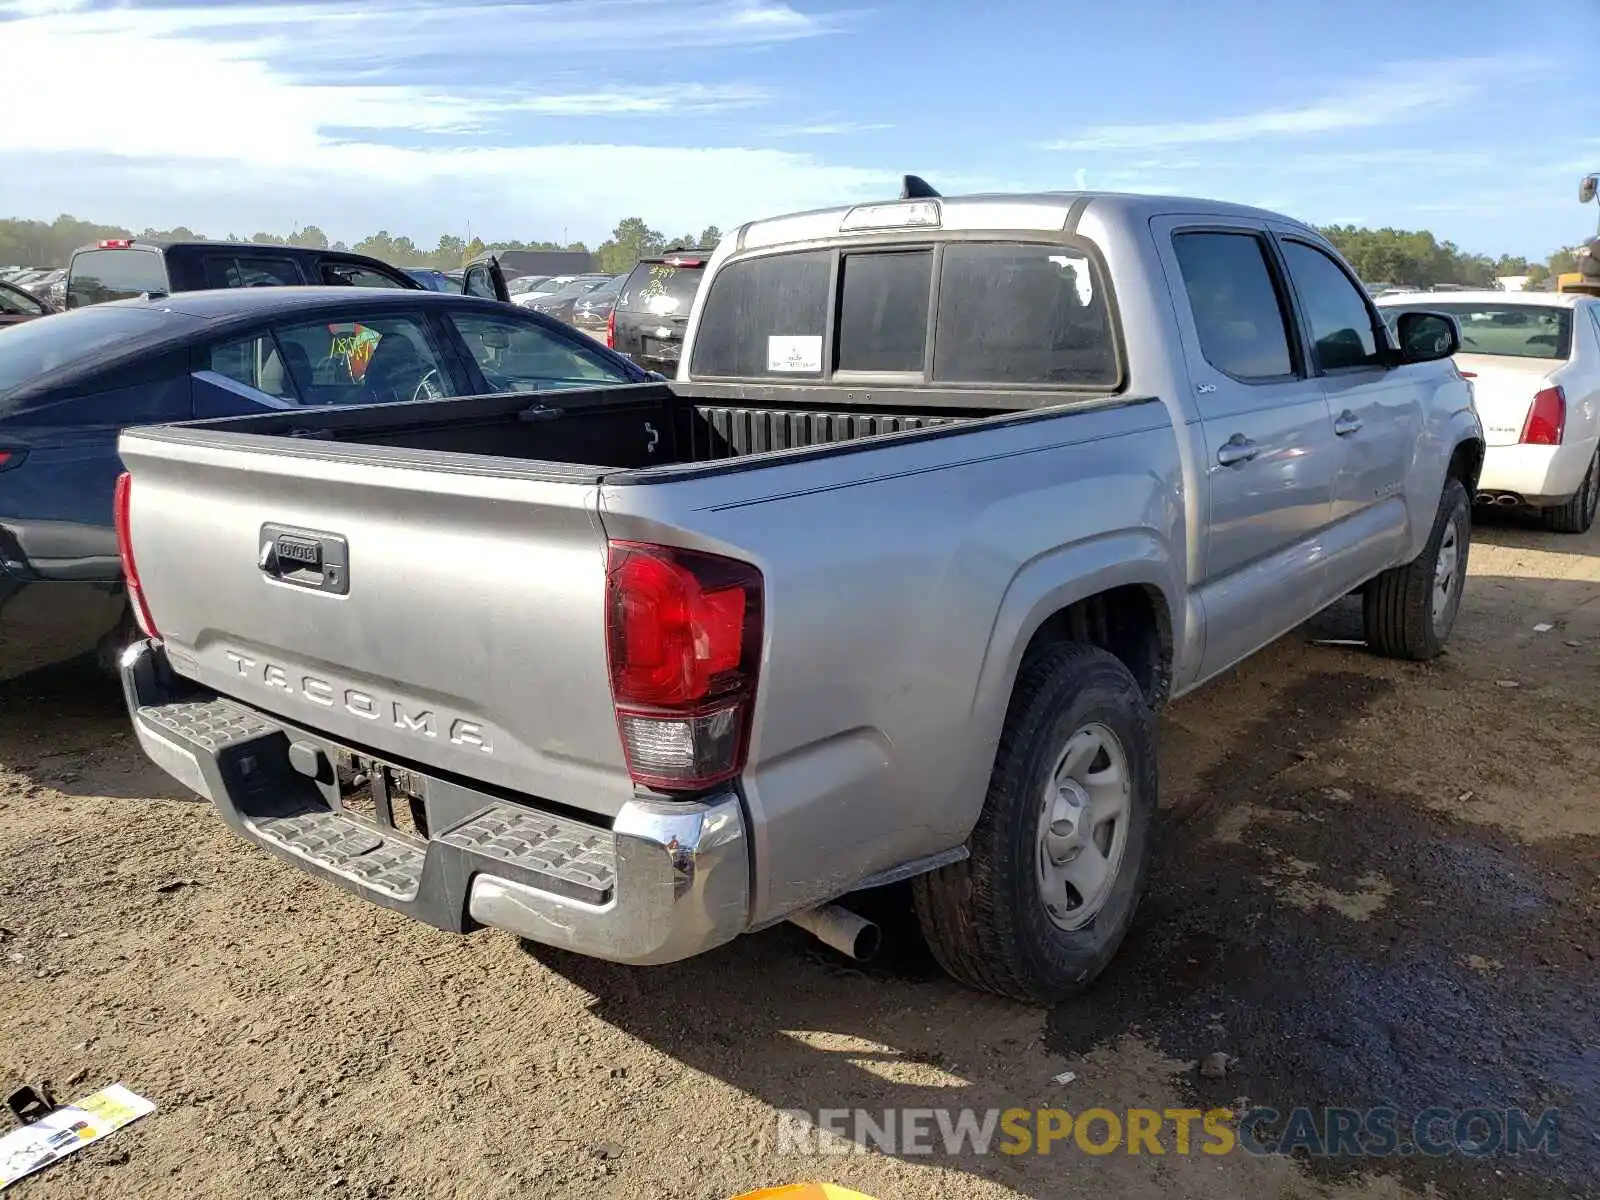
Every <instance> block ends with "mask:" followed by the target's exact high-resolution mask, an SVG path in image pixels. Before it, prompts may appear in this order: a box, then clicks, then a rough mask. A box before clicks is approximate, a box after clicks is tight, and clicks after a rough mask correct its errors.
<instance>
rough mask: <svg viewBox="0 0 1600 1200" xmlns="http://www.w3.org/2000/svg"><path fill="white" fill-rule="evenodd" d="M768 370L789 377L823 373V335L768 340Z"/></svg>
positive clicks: (790, 336)
mask: <svg viewBox="0 0 1600 1200" xmlns="http://www.w3.org/2000/svg"><path fill="white" fill-rule="evenodd" d="M767 370H769V371H772V372H775V373H782V374H789V375H805V374H810V375H820V374H821V373H822V335H821V334H801V335H788V334H785V335H780V334H773V335H772V336H771V337H769V338H767Z"/></svg>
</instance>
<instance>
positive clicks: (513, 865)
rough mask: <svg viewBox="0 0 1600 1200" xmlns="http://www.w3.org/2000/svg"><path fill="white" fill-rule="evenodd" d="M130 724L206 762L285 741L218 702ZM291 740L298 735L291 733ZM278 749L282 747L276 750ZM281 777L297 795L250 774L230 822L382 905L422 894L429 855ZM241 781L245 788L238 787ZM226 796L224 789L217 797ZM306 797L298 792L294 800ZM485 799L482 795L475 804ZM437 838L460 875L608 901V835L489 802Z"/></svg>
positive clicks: (433, 821) (166, 707)
mask: <svg viewBox="0 0 1600 1200" xmlns="http://www.w3.org/2000/svg"><path fill="white" fill-rule="evenodd" d="M137 713H138V717H139V718H140V719H141V720H143V721H144V722H146V723H147V724H148V725H151V726H154V727H157V728H159V729H160V730H162V731H163V733H165V734H166V735H167V736H168V737H169V738H172V739H174V740H177V741H181V742H184V743H188V744H189V745H190V746H191V747H193V748H194V749H196V750H198V751H200V752H202V753H204V754H205V755H207V756H208V757H210V758H212V759H213V760H215V759H217V758H219V757H220V756H222V755H223V754H224V752H227V751H229V750H234V753H235V754H236V755H237V754H240V753H244V754H249V753H250V752H249V751H244V750H242V749H236V748H241V747H243V746H244V745H245V744H247V743H250V742H257V741H260V740H262V739H267V738H271V737H273V736H274V735H280V736H282V735H284V733H285V727H284V726H282V725H279V724H278V723H276V722H274V721H272V720H271V719H269V718H266V717H263V716H262V715H261V714H260V713H257V712H255V711H254V710H252V709H249V708H246V707H245V706H244V705H242V704H236V703H234V702H233V701H231V700H227V699H224V698H222V697H217V698H215V699H210V700H204V701H176V702H173V703H170V704H147V705H141V706H140V707H139V708H138V710H137ZM295 736H298V735H295ZM283 744H284V746H285V751H286V749H287V743H286V742H285V743H283ZM286 775H287V777H288V778H290V779H292V780H294V782H295V783H296V784H298V785H299V786H301V787H304V786H307V781H306V780H305V779H304V778H303V777H302V776H298V775H295V774H293V773H292V772H289V771H288V769H287V767H285V768H284V770H283V771H279V772H273V771H264V772H259V773H258V772H252V773H251V774H250V776H249V778H250V779H251V780H252V782H254V781H255V780H259V783H257V784H256V785H255V786H250V785H249V784H245V785H244V786H243V787H240V788H236V789H234V791H233V795H232V799H231V801H230V805H231V806H232V807H234V808H235V809H236V812H237V816H236V818H235V819H236V820H238V821H241V822H242V823H243V824H244V826H245V828H246V829H247V830H248V831H249V832H250V833H252V834H253V835H254V836H256V837H257V838H259V839H261V840H262V841H263V842H265V843H268V844H270V845H271V846H273V847H275V848H276V849H278V850H280V851H283V852H286V853H288V854H290V855H293V856H294V857H296V858H299V859H302V860H304V861H306V862H308V863H314V864H315V865H317V866H319V867H321V868H323V869H324V870H327V871H332V872H334V873H336V874H338V875H341V876H343V877H345V878H346V879H349V880H351V881H352V882H354V883H357V884H359V885H361V886H362V887H365V888H370V889H372V890H373V891H375V892H379V893H381V894H382V895H383V896H385V897H387V898H388V899H390V900H393V901H398V902H400V903H402V904H408V903H410V902H411V901H413V900H415V899H416V898H417V896H418V894H419V892H420V891H421V890H422V887H423V882H424V868H425V866H426V865H427V861H428V853H427V852H426V850H425V849H424V848H423V847H421V846H418V845H416V844H415V843H413V842H411V841H409V840H407V839H404V838H401V837H398V836H396V835H395V834H394V833H393V831H391V830H389V829H387V828H386V827H383V826H377V827H375V826H373V825H370V824H368V823H366V822H364V821H356V820H352V819H351V818H350V817H348V816H346V815H344V814H343V813H341V812H340V811H338V810H337V809H336V808H332V807H330V806H329V805H328V804H327V802H326V801H324V800H317V799H312V800H310V801H309V802H307V801H306V800H303V799H302V800H300V801H291V800H289V799H288V798H287V797H285V796H283V795H281V794H274V792H273V784H272V782H271V780H272V778H273V777H274V776H275V777H276V778H279V779H282V778H284V777H285V776H286ZM241 783H243V780H241ZM224 790H226V789H224ZM301 795H302V796H304V793H303V792H302V793H301ZM482 799H483V800H484V801H489V797H487V796H485V797H482ZM470 814H471V810H470V809H467V810H466V811H462V812H460V813H459V816H458V817H457V820H458V821H459V820H460V817H468V819H467V820H465V821H461V823H459V824H456V825H454V826H451V827H449V828H447V829H445V831H444V832H442V833H439V834H437V835H435V837H434V838H433V840H432V841H431V842H430V843H429V847H430V848H438V849H439V850H445V851H446V852H447V853H454V854H460V855H462V856H463V857H464V859H465V861H466V863H470V864H472V865H471V866H468V867H467V870H466V872H465V873H466V875H467V876H468V877H470V876H471V874H472V873H473V870H474V867H476V868H477V869H483V870H488V871H490V872H491V873H493V872H494V871H495V869H496V868H497V867H499V868H510V870H509V871H503V872H502V873H506V874H509V875H511V876H512V877H515V878H521V879H522V880H523V881H525V882H527V883H529V884H532V885H533V886H535V887H538V888H540V889H542V890H545V891H549V892H551V893H554V894H556V895H559V896H564V897H567V898H568V899H571V900H577V901H579V902H581V903H584V904H592V905H597V906H598V905H603V904H606V903H608V902H609V901H610V900H611V898H612V895H613V892H614V890H615V887H616V880H617V861H616V839H615V838H614V837H613V836H612V833H611V831H610V830H608V829H597V828H595V827H594V826H592V825H584V824H582V823H580V822H578V821H573V820H569V819H567V818H564V817H557V816H552V815H550V814H548V813H542V812H537V811H534V810H530V809H522V808H518V807H514V806H512V805H509V804H505V803H494V802H490V804H489V807H487V808H484V809H483V810H481V811H479V812H478V813H477V814H476V815H470ZM442 815H443V814H436V813H434V812H433V811H430V813H429V824H430V825H432V826H434V827H438V826H440V825H443V824H444V823H445V822H444V821H442V820H439V819H438V817H440V816H442Z"/></svg>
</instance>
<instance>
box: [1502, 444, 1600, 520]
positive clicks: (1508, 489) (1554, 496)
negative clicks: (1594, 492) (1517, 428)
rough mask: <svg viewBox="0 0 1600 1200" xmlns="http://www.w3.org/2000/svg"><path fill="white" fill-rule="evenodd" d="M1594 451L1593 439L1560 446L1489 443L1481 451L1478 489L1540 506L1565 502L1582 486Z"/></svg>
mask: <svg viewBox="0 0 1600 1200" xmlns="http://www.w3.org/2000/svg"><path fill="white" fill-rule="evenodd" d="M1594 451H1595V444H1594V442H1592V441H1590V442H1568V443H1567V444H1566V445H1562V446H1521V445H1518V446H1490V447H1489V448H1488V449H1487V450H1486V451H1485V452H1484V456H1483V474H1482V476H1481V477H1480V478H1479V480H1478V491H1479V492H1480V493H1483V492H1489V493H1491V494H1496V495H1499V494H1504V493H1511V494H1513V495H1516V496H1519V497H1521V498H1522V500H1523V501H1524V502H1525V503H1527V504H1530V505H1533V506H1535V507H1539V508H1544V507H1549V506H1551V505H1556V504H1565V503H1566V502H1567V500H1568V499H1570V498H1571V497H1572V496H1573V494H1574V493H1576V492H1577V490H1578V489H1579V488H1580V487H1582V486H1583V475H1584V472H1585V471H1587V470H1588V469H1589V462H1590V460H1591V459H1593V458H1594Z"/></svg>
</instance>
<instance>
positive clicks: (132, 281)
mask: <svg viewBox="0 0 1600 1200" xmlns="http://www.w3.org/2000/svg"><path fill="white" fill-rule="evenodd" d="M166 290H167V267H166V264H165V263H164V262H162V260H161V255H160V254H158V253H157V252H156V251H154V250H82V251H80V252H78V253H77V254H74V255H73V256H72V263H71V265H70V266H69V267H68V269H67V307H68V308H81V307H83V306H84V305H86V304H102V303H104V302H105V301H107V300H126V299H128V298H129V297H131V296H139V295H142V294H143V293H145V292H164V291H166Z"/></svg>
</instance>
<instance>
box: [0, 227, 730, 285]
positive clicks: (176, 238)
mask: <svg viewBox="0 0 1600 1200" xmlns="http://www.w3.org/2000/svg"><path fill="white" fill-rule="evenodd" d="M721 237H722V233H721V231H720V230H718V229H717V227H716V226H715V225H708V226H706V228H705V229H704V230H702V231H701V233H700V236H699V237H696V236H695V235H694V234H692V233H685V234H683V235H681V236H679V237H675V238H669V237H666V236H665V235H664V234H662V233H661V232H660V231H659V230H656V229H652V228H651V227H650V225H649V224H648V223H647V222H646V221H645V220H644V219H643V218H642V217H626V218H624V219H623V220H621V221H619V222H618V223H617V227H616V228H615V229H614V230H613V231H612V233H611V236H610V237H609V238H607V239H606V240H605V241H604V242H602V243H600V245H599V246H598V247H596V248H595V250H594V256H595V266H596V269H598V270H601V271H605V272H607V273H608V274H613V275H620V274H622V273H623V272H624V271H631V270H632V269H633V266H634V264H635V263H637V262H638V261H639V260H640V259H641V258H645V257H648V256H649V255H652V254H660V253H661V252H662V251H664V250H667V249H669V248H671V247H674V246H714V245H716V243H717V242H718V241H719V240H720V239H721ZM108 238H138V239H141V240H144V241H173V242H182V241H210V240H212V239H211V238H209V237H207V235H205V234H203V233H197V232H196V231H194V230H193V229H190V228H188V227H187V226H185V225H179V226H177V227H176V228H173V229H150V228H146V229H143V230H133V229H128V228H126V227H125V226H122V225H100V224H96V223H95V222H93V221H80V220H79V219H78V218H76V217H72V216H68V215H67V214H65V213H63V214H62V215H61V216H59V217H57V218H56V219H55V220H54V221H48V222H47V221H29V220H23V219H21V218H11V219H4V220H0V266H18V267H52V266H54V267H60V266H65V265H66V262H67V259H68V258H70V257H71V255H72V252H73V251H74V250H76V249H77V248H78V247H79V246H87V245H90V244H91V243H94V242H100V241H105V240H106V239H108ZM221 240H224V241H229V242H255V243H257V244H259V245H263V246H307V247H310V248H311V249H315V250H329V249H332V250H349V251H352V252H354V253H356V254H366V255H370V256H371V257H373V258H377V259H381V260H382V261H384V262H386V263H392V264H393V265H395V266H397V267H426V268H430V269H432V270H435V271H455V270H459V269H460V268H461V267H462V266H463V265H464V264H466V263H468V262H470V261H472V260H473V259H474V258H476V257H478V255H480V254H484V253H486V252H488V251H491V250H492V251H497V252H498V251H504V250H572V251H579V252H581V253H588V252H589V247H588V246H587V245H585V244H584V243H583V242H568V243H566V244H565V245H563V244H562V243H560V242H549V241H544V242H518V241H508V242H485V241H484V240H483V239H482V238H478V237H474V238H472V239H471V240H468V239H466V238H462V237H458V236H457V235H455V234H453V233H442V234H440V235H439V240H438V242H437V243H436V244H435V245H434V246H433V247H431V248H429V247H427V246H419V245H418V244H417V243H416V242H414V241H412V240H411V239H410V238H408V237H404V236H396V235H394V234H391V233H390V232H389V231H388V230H387V229H380V230H379V231H378V232H377V233H374V234H372V235H370V236H368V237H364V238H362V239H361V240H360V241H358V242H356V243H354V244H353V245H347V244H345V243H344V242H340V241H333V240H331V239H329V237H328V235H327V234H326V233H324V232H323V231H322V230H321V229H319V228H318V227H317V226H315V225H307V226H305V227H304V228H302V229H296V230H294V231H293V232H292V233H287V234H282V233H266V232H257V233H252V234H249V235H245V236H241V235H240V234H237V233H232V232H230V233H228V234H227V236H226V237H225V238H223V239H221Z"/></svg>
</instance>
